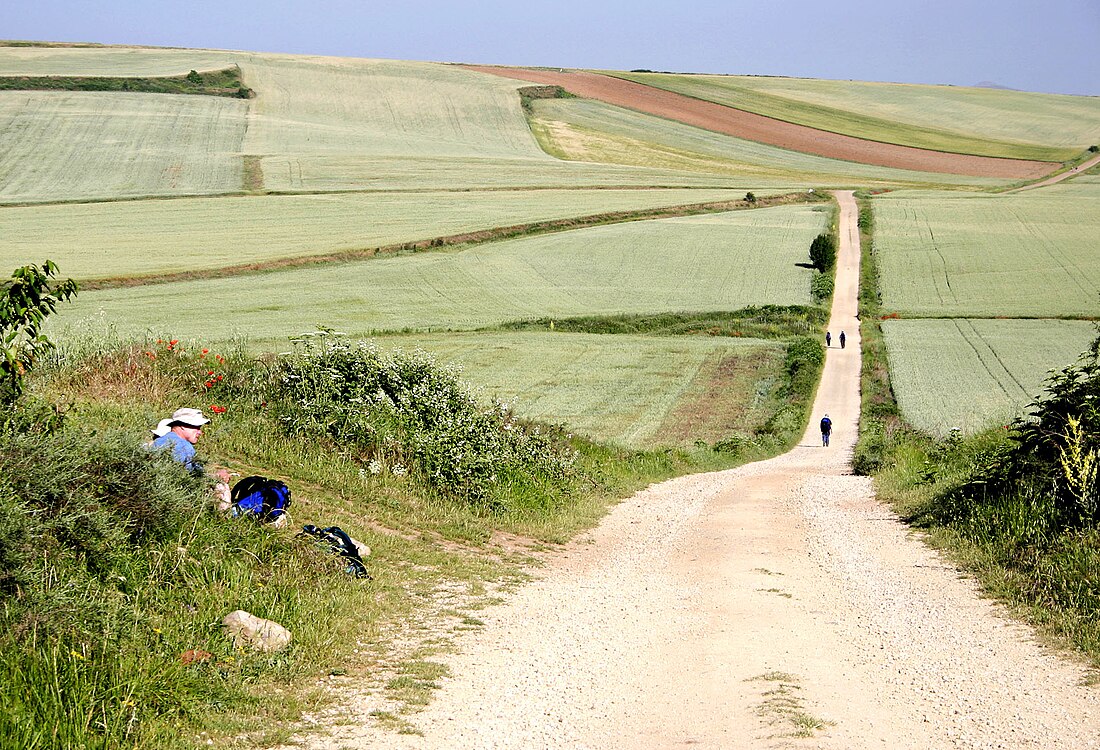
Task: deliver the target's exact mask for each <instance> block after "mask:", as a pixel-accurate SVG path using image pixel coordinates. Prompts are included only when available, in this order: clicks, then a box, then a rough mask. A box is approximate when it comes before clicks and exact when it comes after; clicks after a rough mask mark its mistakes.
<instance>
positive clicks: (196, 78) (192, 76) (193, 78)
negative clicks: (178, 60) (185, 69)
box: [187, 70, 202, 86]
mask: <svg viewBox="0 0 1100 750" xmlns="http://www.w3.org/2000/svg"><path fill="white" fill-rule="evenodd" d="M187 82H188V83H193V84H195V85H196V86H201V85H202V76H201V75H200V74H199V72H198V71H197V70H192V71H191V72H190V73H188V74H187Z"/></svg>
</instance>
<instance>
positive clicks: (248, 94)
mask: <svg viewBox="0 0 1100 750" xmlns="http://www.w3.org/2000/svg"><path fill="white" fill-rule="evenodd" d="M0 91H115V92H132V93H143V94H199V95H204V96H230V97H234V98H237V99H251V98H252V97H253V96H255V93H254V92H253V91H252V89H250V88H248V87H247V86H245V85H244V83H243V82H242V81H241V69H240V68H239V67H237V66H236V65H234V66H232V67H229V68H224V69H222V70H210V71H205V72H202V73H199V72H198V71H195V70H192V71H190V72H188V73H187V74H186V75H181V76H158V77H145V78H140V77H130V78H126V77H117V78H116V77H107V76H0Z"/></svg>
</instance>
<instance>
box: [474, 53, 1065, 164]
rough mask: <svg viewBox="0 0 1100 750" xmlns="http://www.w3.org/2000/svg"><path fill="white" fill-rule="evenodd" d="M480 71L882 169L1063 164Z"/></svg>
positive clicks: (529, 73)
mask: <svg viewBox="0 0 1100 750" xmlns="http://www.w3.org/2000/svg"><path fill="white" fill-rule="evenodd" d="M462 67H464V68H466V69H468V70H473V71H477V72H480V73H490V74H492V75H498V76H503V77H506V78H515V79H518V80H522V81H531V82H532V83H540V84H544V85H554V86H561V87H562V88H564V89H565V90H566V91H568V92H570V93H571V94H575V95H577V96H580V97H584V98H586V99H597V100H599V101H603V102H607V103H608V104H614V105H616V106H619V107H626V108H628V109H633V110H636V111H638V112H644V113H646V114H651V115H657V116H658V117H664V118H667V119H670V120H677V121H679V122H683V123H686V124H688V125H694V126H696V127H700V128H705V129H707V130H711V131H714V132H717V133H723V134H726V135H732V136H736V137H738V138H745V139H747V140H751V141H757V142H758V143H766V144H768V145H771V146H779V147H780V148H786V149H791V150H792V151H801V152H803V153H808V154H816V155H818V156H826V157H829V158H832V159H843V160H845V161H854V162H859V163H861V164H874V165H876V166H880V167H894V168H897V169H912V170H917V171H921V172H939V173H942V174H960V175H967V176H970V177H999V178H1004V179H1015V180H1025V179H1026V180H1033V179H1038V178H1039V177H1042V176H1043V175H1047V174H1050V172H1051V171H1052V170H1054V169H1057V168H1058V167H1059V166H1060V165H1058V164H1052V163H1049V162H1043V161H1028V160H1026V159H999V158H994V157H989V156H972V155H969V154H950V153H946V152H943V151H932V150H930V149H922V148H913V147H910V146H898V145H895V144H891V143H880V142H878V141H870V140H866V139H864V138H854V137H852V136H848V135H841V134H839V133H831V132H829V131H826V130H818V129H816V128H811V127H807V126H805V125H796V124H794V123H790V122H785V121H783V120H776V119H774V118H771V117H765V116H763V115H758V114H754V113H752V112H746V111H744V110H740V109H735V108H733V107H727V106H724V105H722V104H716V103H714V102H708V101H704V100H702V99H695V98H693V97H689V96H684V95H683V94H677V93H675V92H672V91H665V90H664V89H659V88H656V87H655V86H646V85H645V84H641V83H635V82H634V81H627V80H624V79H621V78H614V77H612V76H606V75H601V74H599V73H587V72H583V71H564V70H562V71H557V70H541V69H539V70H536V69H531V68H509V67H500V66H491V65H464V66H462Z"/></svg>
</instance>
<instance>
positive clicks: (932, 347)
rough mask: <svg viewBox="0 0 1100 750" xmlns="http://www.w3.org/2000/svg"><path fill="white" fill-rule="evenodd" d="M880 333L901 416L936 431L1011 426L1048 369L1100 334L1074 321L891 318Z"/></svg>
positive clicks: (1067, 359)
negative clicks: (882, 333) (999, 425)
mask: <svg viewBox="0 0 1100 750" xmlns="http://www.w3.org/2000/svg"><path fill="white" fill-rule="evenodd" d="M883 331H884V333H885V335H886V345H887V349H888V352H889V358H890V377H891V381H892V383H893V387H894V391H895V393H896V394H897V399H898V405H899V406H900V407H901V410H902V414H903V415H904V417H905V419H906V420H907V421H908V422H910V423H911V424H912V425H914V426H915V427H917V428H919V429H922V430H925V431H927V432H929V433H931V434H933V435H938V436H942V435H944V434H946V433H947V432H948V431H949V430H950V429H952V428H954V427H958V428H959V429H961V430H962V431H963V432H966V433H971V432H977V431H979V430H983V429H986V428H988V427H989V426H990V425H993V424H997V423H998V422H1000V423H1004V424H1007V423H1008V422H1009V421H1010V420H1011V419H1012V418H1013V417H1015V416H1016V415H1017V414H1019V413H1020V411H1021V410H1022V409H1023V408H1024V407H1025V406H1027V404H1028V403H1029V402H1030V401H1031V400H1032V398H1033V397H1034V396H1035V395H1036V394H1038V393H1039V390H1040V387H1041V385H1042V382H1043V380H1045V378H1046V376H1047V371H1048V370H1050V369H1052V368H1057V369H1061V368H1063V367H1065V366H1066V365H1068V364H1071V363H1072V362H1074V361H1076V359H1077V357H1078V355H1079V354H1080V353H1081V352H1083V351H1084V350H1085V348H1086V347H1087V346H1088V344H1089V342H1091V341H1092V340H1093V339H1094V338H1095V337H1096V328H1095V326H1094V325H1093V324H1092V323H1089V322H1085V321H1074V320H966V319H955V320H888V321H885V322H884V323H883Z"/></svg>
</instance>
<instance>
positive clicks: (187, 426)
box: [153, 406, 229, 510]
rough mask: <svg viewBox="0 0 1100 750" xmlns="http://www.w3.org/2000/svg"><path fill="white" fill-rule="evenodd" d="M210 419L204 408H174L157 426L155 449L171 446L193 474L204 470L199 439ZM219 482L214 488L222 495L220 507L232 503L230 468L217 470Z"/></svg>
mask: <svg viewBox="0 0 1100 750" xmlns="http://www.w3.org/2000/svg"><path fill="white" fill-rule="evenodd" d="M209 421H210V420H209V419H207V418H206V417H205V416H204V415H203V413H202V411H201V410H199V409H192V408H190V407H186V406H185V407H183V408H182V409H176V410H175V411H174V412H172V416H171V417H169V418H168V419H162V420H161V421H160V423H159V424H158V425H157V426H156V428H155V429H154V430H153V434H154V435H156V436H158V437H157V438H156V439H155V440H154V441H153V450H171V451H172V458H174V459H175V460H176V461H178V462H179V463H181V464H183V465H184V466H185V467H187V470H188V471H190V472H191V473H192V474H202V473H203V468H202V463H200V462H199V460H198V458H197V457H196V456H195V443H197V442H199V437H201V436H202V427H203V425H205V424H207V423H208V422H209ZM214 476H215V478H216V479H218V483H217V484H216V485H215V486H214V492H215V494H216V495H217V496H218V509H219V510H226V509H227V508H228V507H229V472H227V471H226V470H225V469H219V470H218V471H216V472H215V473H214Z"/></svg>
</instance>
